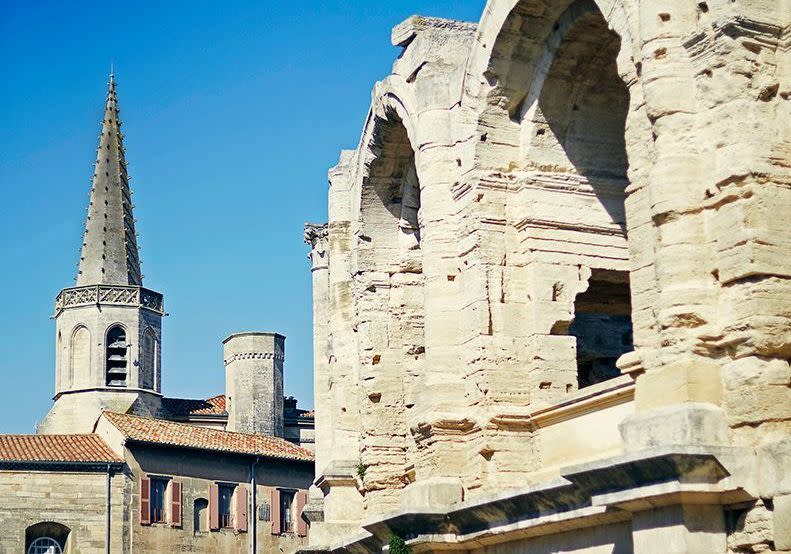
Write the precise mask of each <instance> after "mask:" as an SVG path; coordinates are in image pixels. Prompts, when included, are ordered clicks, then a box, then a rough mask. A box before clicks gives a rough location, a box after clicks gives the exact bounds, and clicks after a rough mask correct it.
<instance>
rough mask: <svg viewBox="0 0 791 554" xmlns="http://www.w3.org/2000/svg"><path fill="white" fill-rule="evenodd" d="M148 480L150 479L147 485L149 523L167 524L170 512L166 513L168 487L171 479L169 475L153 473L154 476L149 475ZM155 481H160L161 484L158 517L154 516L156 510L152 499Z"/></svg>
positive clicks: (168, 499)
mask: <svg viewBox="0 0 791 554" xmlns="http://www.w3.org/2000/svg"><path fill="white" fill-rule="evenodd" d="M149 481H150V485H149V490H150V493H149V502H150V506H149V522H150V525H168V524H169V523H170V514H169V513H168V512H169V511H170V510H169V506H170V487H171V484H172V481H173V480H172V479H171V478H170V477H163V476H160V475H155V476H149ZM155 483H161V484H162V497H161V498H160V499H159V500H160V502H161V504H162V505H161V508H160V512H161V513H160V516H159V519H157V518H156V517H155V514H156V510H157V506H156V502H155V501H154V498H155V493H154V491H155V490H156V489H155V486H154V484H155Z"/></svg>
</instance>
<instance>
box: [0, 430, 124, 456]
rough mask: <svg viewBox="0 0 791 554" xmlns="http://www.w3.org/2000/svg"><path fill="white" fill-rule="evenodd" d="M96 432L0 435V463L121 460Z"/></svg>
mask: <svg viewBox="0 0 791 554" xmlns="http://www.w3.org/2000/svg"><path fill="white" fill-rule="evenodd" d="M123 461H124V460H123V458H119V457H118V456H117V455H116V454H115V453H114V452H113V451H112V450H110V447H109V446H107V445H106V444H105V443H104V441H103V440H102V439H101V438H99V437H98V436H97V435H0V462H113V463H118V462H123Z"/></svg>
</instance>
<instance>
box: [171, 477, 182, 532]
mask: <svg viewBox="0 0 791 554" xmlns="http://www.w3.org/2000/svg"><path fill="white" fill-rule="evenodd" d="M170 524H171V525H172V526H173V527H181V482H180V481H175V480H174V481H171V482H170Z"/></svg>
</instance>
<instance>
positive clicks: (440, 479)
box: [309, 0, 791, 551]
mask: <svg viewBox="0 0 791 554" xmlns="http://www.w3.org/2000/svg"><path fill="white" fill-rule="evenodd" d="M786 8H787V6H785V5H784V3H783V2H781V1H779V0H774V1H768V2H757V1H753V0H747V1H739V2H732V1H727V2H726V1H705V2H697V3H685V2H678V1H670V2H666V3H664V4H662V5H658V4H655V3H645V2H641V3H639V2H633V1H629V0H596V1H594V0H575V1H571V0H539V1H527V0H489V1H488V2H487V5H486V7H485V9H484V11H483V14H482V17H481V20H480V22H479V23H478V24H477V25H475V24H472V23H462V22H457V21H449V20H440V19H433V18H425V17H418V16H415V17H412V18H410V19H408V20H407V21H405V22H404V23H402V24H400V25H399V26H397V27H396V28H395V29H394V30H393V37H392V38H393V44H394V45H396V46H399V47H401V49H402V52H401V55H400V56H399V58H398V60H397V61H396V62H395V63H394V66H393V71H392V74H391V75H390V76H388V77H387V78H386V79H385V80H383V81H382V82H380V83H377V84H376V85H375V87H374V90H373V101H372V105H371V108H370V111H369V113H368V116H367V118H366V121H365V124H364V128H363V133H362V138H361V141H360V144H359V146H358V147H357V149H356V150H354V151H344V152H343V153H342V154H341V158H340V161H339V164H338V165H337V166H336V167H335V168H333V169H332V170H331V171H330V190H329V221H328V225H327V228H326V235H327V236H326V240H323V241H322V242H321V244H322V245H326V246H323V248H325V250H324V251H323V254H322V257H321V264H320V265H321V268H320V270H319V271H318V273H319V275H318V276H317V275H316V272H314V282H313V286H314V303H315V305H314V318H315V319H316V321H315V331H316V344H315V352H316V353H317V356H316V376H317V377H316V378H317V381H316V425H317V428H316V435H317V437H316V444H317V460H320V461H321V463H318V464H317V467H316V470H317V475H316V477H317V480H316V484H317V488H316V489H315V490H314V493H315V498H316V505H317V506H319V505H320V504H322V503H323V514H324V516H323V521H322V522H320V523H317V525H316V529H317V532H316V534H315V537H316V539H315V541H314V540H313V538H312V539H311V542H312V543H313V544H316V545H320V544H334V543H336V542H338V543H339V542H343V539H344V537H350V536H352V535H353V534H354V532H359V531H360V528H359V524H360V522H361V521H363V520H365V521H372V520H375V519H376V518H377V517H378V516H379V515H381V514H383V513H386V512H391V511H393V510H396V509H399V508H403V509H407V508H412V509H415V507H416V506H419V505H421V504H425V505H427V506H431V507H432V508H434V509H436V508H437V507H440V506H442V505H445V506H452V505H454V504H456V503H458V502H460V501H462V500H471V499H473V500H474V499H475V498H478V497H481V498H482V497H485V496H487V495H491V494H496V493H497V491H505V490H508V489H512V488H514V487H520V486H525V485H526V484H528V483H531V482H534V480H535V479H536V478H537V477H536V476H537V475H545V474H546V472H545V471H544V470H545V461H544V458H545V456H544V455H543V453H542V447H541V445H542V439H541V435H542V430H541V428H540V426H537V425H535V423H534V421H533V419H532V418H533V416H534V415H535V414H536V413H537V412H540V411H541V410H542V409H544V408H548V407H551V406H557V405H561V404H563V403H564V402H565V401H568V400H569V399H572V398H577V399H579V398H580V394H583V396H584V391H585V389H586V387H589V386H595V385H596V384H597V383H600V382H602V381H606V380H607V379H611V378H616V377H617V376H618V374H619V373H621V372H625V373H628V374H629V375H630V376H631V378H632V379H633V381H634V389H633V390H634V399H635V400H634V408H633V412H634V413H632V412H631V411H630V412H629V413H628V414H626V413H624V415H623V419H622V420H621V421H620V422H618V425H619V429H620V435H621V444H620V447H619V448H620V449H621V450H622V451H623V452H626V453H631V454H636V453H639V452H642V451H645V450H646V449H648V448H655V447H673V448H680V447H690V448H691V447H704V446H705V447H721V448H736V449H741V450H740V452H742V455H743V459H744V463H743V464H740V465H738V467H733V466H732V465H729V466H728V467H729V471H731V472H733V475H732V476H731V479H733V481H734V482H736V483H738V484H739V486H740V487H742V488H743V489H744V490H745V491H747V492H748V493H749V495H750V496H751V498H753V499H754V500H753V501H752V504H750V505H749V506H748V508H746V509H745V510H746V511H744V513H742V515H741V516H740V517H741V518H742V523H741V524H739V523H738V521H737V523H736V524H735V527H734V530H733V532H732V533H731V535H733V536H732V537H731V539H730V540H731V543H732V544H730V545H729V548H731V550H733V551H746V550H745V549H749V548H762V545H767V547H772V545H774V547H775V548H779V547H778V544H786V543H784V542H783V541H784V540H785V539H784V538H783V537H784V534H785V535H787V533H788V532H787V531H786V530H785V529H787V528H788V527H789V526H791V525H789V524H788V521H787V519H784V518H786V517H787V511H788V508H787V507H786V504H787V503H788V502H787V499H788V498H789V496H788V495H789V494H791V486H790V485H789V482H788V478H787V477H786V470H785V469H784V468H783V463H782V461H781V460H782V459H783V456H785V455H788V453H789V450H790V449H791V439H789V438H788V437H789V432H791V423H790V422H791V388H789V384H791V369H790V368H789V359H791V265H789V260H791V256H789V255H788V254H789V252H791V227H789V226H788V225H787V224H786V223H785V222H786V220H787V219H788V218H787V214H788V213H791V187H789V183H791V162H789V160H790V159H791V131H790V130H789V129H791V128H790V127H789V125H788V124H787V122H788V120H789V115H791V107H790V105H791V104H789V100H790V96H791V81H790V80H789V79H790V78H791V55H789V52H788V44H789V40H791V35H790V34H789V33H791V25H790V24H791V15H789V12H788V10H787V9H786ZM309 242H310V243H311V246H312V247H313V248H314V252H315V248H316V245H317V244H319V242H318V241H315V240H313V241H309ZM316 267H317V266H316V258H315V255H314V270H315V269H316ZM582 401H583V402H584V400H582ZM608 432H609V431H608ZM607 436H608V437H609V436H610V435H609V434H608V435H607ZM590 440H595V437H591V439H590ZM610 452H612V449H611V450H610ZM572 457H573V455H572ZM552 463H556V460H555V459H554V458H553V462H552ZM726 465H727V464H726ZM542 472H543V473H542ZM764 474H766V475H771V476H772V478H771V479H765V478H762V477H761V478H758V476H760V475H764ZM759 498H769V499H773V500H772V501H770V502H769V503H768V504H767V503H765V502H763V501H759V500H757V499H759ZM340 502H343V505H340V504H339V503H340ZM769 512H772V514H771V518H770V516H769V515H767V514H768V513H769ZM657 517H659V516H657ZM685 517H686V516H685ZM690 517H691V516H690ZM717 517H719V516H717ZM772 518H773V521H775V522H782V521H784V522H785V523H783V524H782V525H778V524H775V525H774V527H772V526H769V525H765V526H761V524H760V523H755V524H753V523H751V522H753V521H764V520H768V519H772ZM659 519H661V518H659ZM659 519H657V520H656V521H659ZM737 519H738V518H737ZM682 520H683V518H682ZM641 521H647V520H645V519H643V520H641ZM652 521H653V520H652ZM637 525H641V524H637ZM657 525H658V524H657ZM717 525H718V526H717V529H720V531H719V532H720V535H721V536H722V537H724V531H723V529H724V527H723V525H720V524H719V523H718V524H717ZM740 526H741V527H740ZM749 528H755V529H762V531H760V532H759V531H755V532H754V533H749V532H747V531H745V530H744V529H749ZM739 529H741V530H739ZM636 533H637V534H635V541H637V542H636V543H635V549H636V551H638V550H641V549H643V548H644V545H645V544H648V543H650V542H651V541H652V540H655V537H652V538H651V539H644V538H643V537H645V536H650V534H645V535H640V533H638V532H636ZM638 535H640V536H639V537H638ZM312 536H313V535H312ZM733 537H736V538H733ZM638 538H639V540H638ZM641 541H642V542H641ZM722 544H723V545H724V544H725V543H724V539H723V543H722ZM638 546H639V547H638ZM709 546H711V545H709ZM789 548H791V546H789ZM641 551H642V550H641Z"/></svg>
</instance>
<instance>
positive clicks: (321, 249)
mask: <svg viewBox="0 0 791 554" xmlns="http://www.w3.org/2000/svg"><path fill="white" fill-rule="evenodd" d="M328 234H329V233H328V231H327V224H326V223H324V224H321V225H319V224H317V223H305V235H304V237H305V243H306V244H309V245H310V254H308V259H309V260H310V264H311V271H316V270H317V269H327V237H328Z"/></svg>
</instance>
